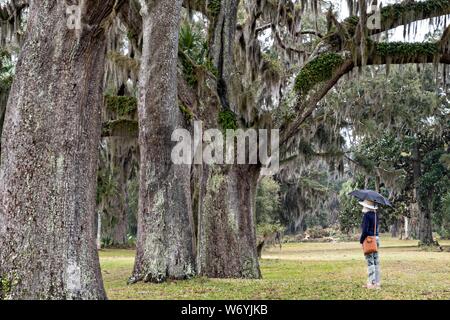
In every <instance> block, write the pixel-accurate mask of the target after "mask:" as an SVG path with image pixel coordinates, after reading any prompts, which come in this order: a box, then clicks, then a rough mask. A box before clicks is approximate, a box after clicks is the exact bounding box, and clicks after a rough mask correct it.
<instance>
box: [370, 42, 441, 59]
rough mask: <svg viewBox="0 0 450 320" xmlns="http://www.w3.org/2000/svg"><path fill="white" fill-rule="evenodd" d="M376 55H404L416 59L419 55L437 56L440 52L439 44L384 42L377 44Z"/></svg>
mask: <svg viewBox="0 0 450 320" xmlns="http://www.w3.org/2000/svg"><path fill="white" fill-rule="evenodd" d="M374 46H375V48H374V49H375V54H377V55H379V56H383V57H386V56H394V55H402V56H406V57H408V56H409V57H414V56H418V55H427V56H428V55H435V54H437V53H438V52H439V47H438V44H437V43H420V42H382V43H376V44H374Z"/></svg>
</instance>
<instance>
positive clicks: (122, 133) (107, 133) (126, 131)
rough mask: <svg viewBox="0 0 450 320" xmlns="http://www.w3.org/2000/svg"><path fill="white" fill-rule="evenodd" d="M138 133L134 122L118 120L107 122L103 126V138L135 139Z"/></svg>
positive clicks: (137, 127) (136, 123) (136, 124)
mask: <svg viewBox="0 0 450 320" xmlns="http://www.w3.org/2000/svg"><path fill="white" fill-rule="evenodd" d="M138 132H139V126H138V122H137V121H136V120H127V119H119V120H112V121H108V122H106V123H104V124H103V128H102V136H103V137H112V136H117V137H132V138H133V137H137V136H138Z"/></svg>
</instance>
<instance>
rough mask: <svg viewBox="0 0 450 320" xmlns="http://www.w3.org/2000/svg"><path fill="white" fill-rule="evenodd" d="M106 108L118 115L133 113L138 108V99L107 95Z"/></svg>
mask: <svg viewBox="0 0 450 320" xmlns="http://www.w3.org/2000/svg"><path fill="white" fill-rule="evenodd" d="M105 103H106V108H107V109H108V110H109V111H111V112H114V113H115V114H116V115H117V116H118V117H124V116H129V115H132V114H133V113H135V112H136V110H137V99H136V98H135V97H129V96H111V95H106V96H105Z"/></svg>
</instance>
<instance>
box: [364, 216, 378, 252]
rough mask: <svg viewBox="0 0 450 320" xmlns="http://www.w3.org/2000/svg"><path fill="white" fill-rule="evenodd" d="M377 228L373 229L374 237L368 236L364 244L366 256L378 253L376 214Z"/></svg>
mask: <svg viewBox="0 0 450 320" xmlns="http://www.w3.org/2000/svg"><path fill="white" fill-rule="evenodd" d="M374 219H375V226H374V228H373V236H367V237H366V239H365V240H364V242H363V251H364V254H371V253H375V252H378V246H377V214H376V213H375V218H374Z"/></svg>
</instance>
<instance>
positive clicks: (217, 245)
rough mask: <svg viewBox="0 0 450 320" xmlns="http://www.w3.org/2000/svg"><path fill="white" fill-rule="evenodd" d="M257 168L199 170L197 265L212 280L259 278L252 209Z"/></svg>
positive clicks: (254, 219)
mask: <svg viewBox="0 0 450 320" xmlns="http://www.w3.org/2000/svg"><path fill="white" fill-rule="evenodd" d="M258 177H259V167H257V166H256V165H253V166H252V165H236V166H210V167H207V166H206V167H205V168H204V171H203V178H202V180H203V186H202V188H201V189H202V193H201V195H200V204H201V205H200V206H201V208H200V212H199V223H198V225H199V230H198V237H199V240H198V241H199V244H198V255H197V261H198V262H197V266H198V272H199V274H200V275H204V276H208V277H212V278H256V279H258V278H260V277H261V272H260V269H259V263H258V253H257V243H256V229H255V221H256V215H255V207H256V188H257V183H258Z"/></svg>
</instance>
